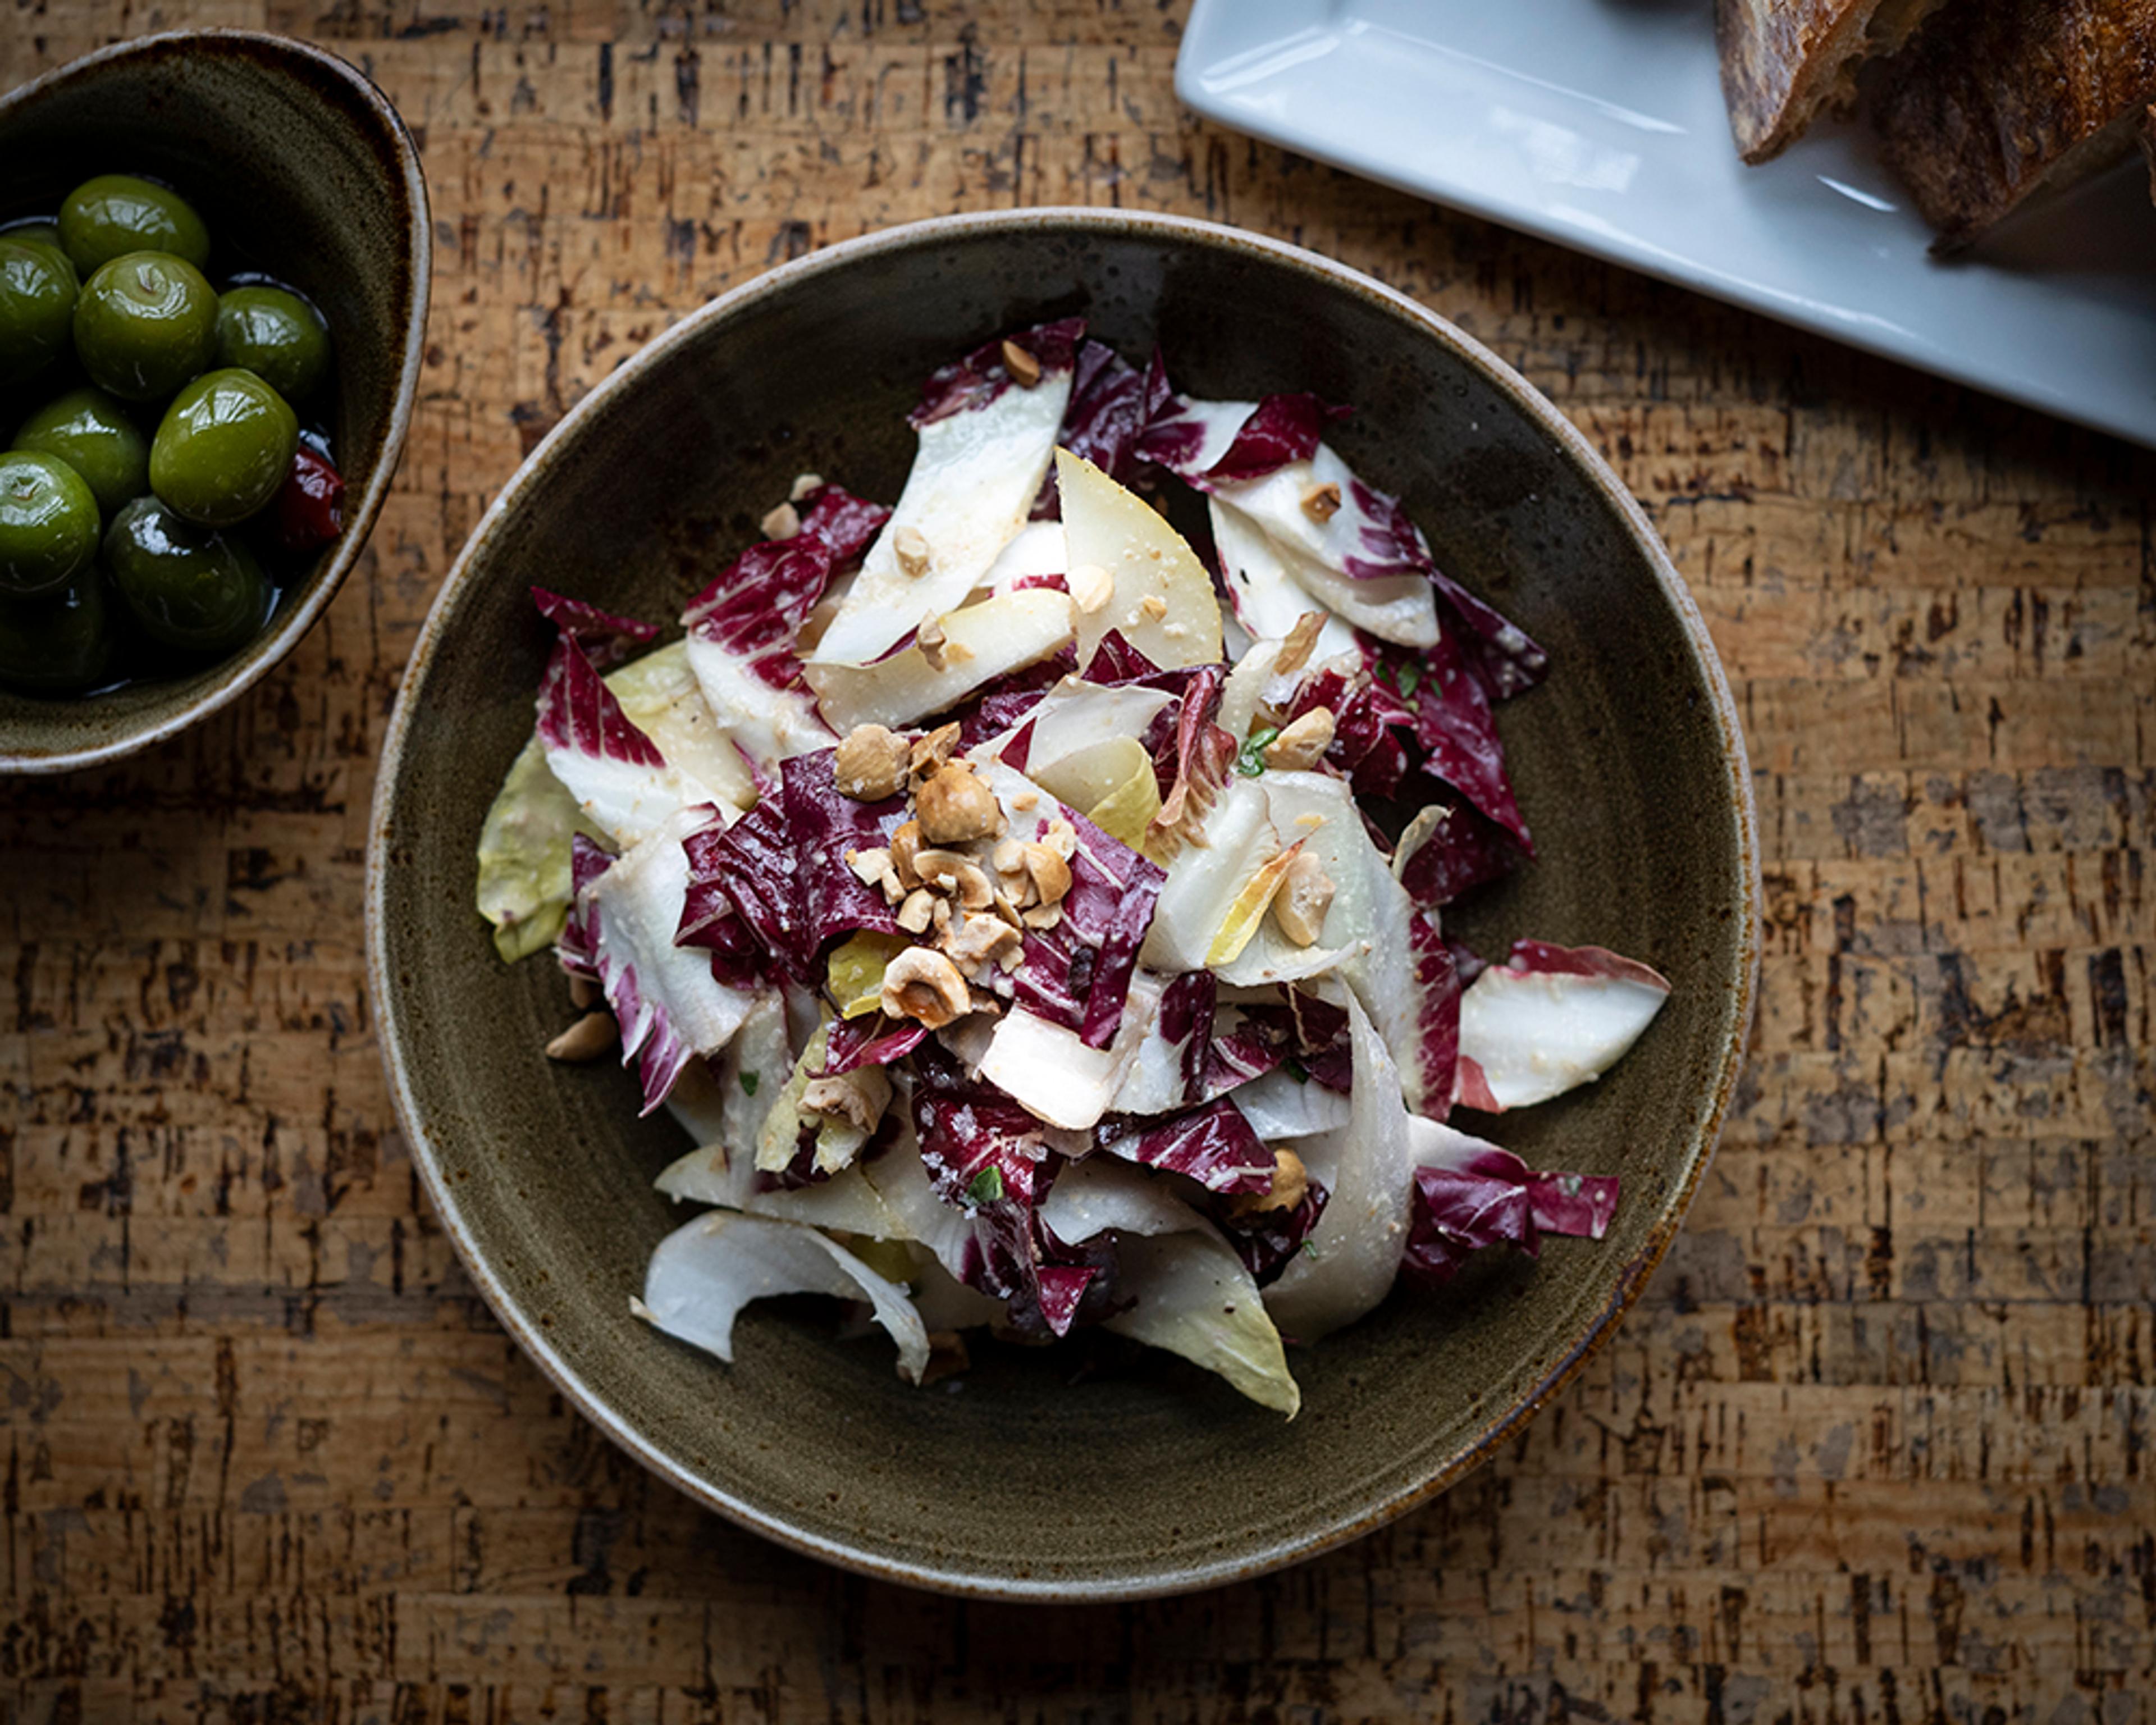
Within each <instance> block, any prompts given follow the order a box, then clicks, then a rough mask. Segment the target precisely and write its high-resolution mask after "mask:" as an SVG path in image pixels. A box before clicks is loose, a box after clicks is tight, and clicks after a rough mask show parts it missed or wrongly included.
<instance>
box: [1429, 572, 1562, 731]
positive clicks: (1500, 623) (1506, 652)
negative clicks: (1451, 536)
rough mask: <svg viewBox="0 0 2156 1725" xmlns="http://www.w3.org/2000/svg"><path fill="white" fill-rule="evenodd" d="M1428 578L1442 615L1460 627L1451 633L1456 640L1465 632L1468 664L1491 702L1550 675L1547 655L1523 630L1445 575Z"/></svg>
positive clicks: (1524, 689) (1442, 573)
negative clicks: (1447, 612)
mask: <svg viewBox="0 0 2156 1725" xmlns="http://www.w3.org/2000/svg"><path fill="white" fill-rule="evenodd" d="M1430 580H1431V582H1432V583H1435V586H1436V588H1437V603H1438V609H1439V612H1440V615H1442V614H1443V613H1444V612H1445V611H1446V610H1447V609H1450V612H1451V613H1452V616H1451V618H1450V619H1447V620H1449V621H1452V622H1455V623H1456V624H1458V625H1459V628H1456V629H1451V630H1449V631H1448V633H1450V634H1453V635H1455V636H1458V635H1459V634H1460V633H1461V631H1462V630H1464V631H1465V632H1466V635H1467V637H1468V638H1469V639H1470V640H1471V642H1472V643H1473V645H1472V647H1471V649H1470V650H1469V651H1468V653H1467V662H1468V664H1469V665H1470V666H1471V667H1472V669H1473V670H1474V672H1475V675H1476V680H1477V681H1479V682H1480V683H1481V685H1482V688H1483V691H1484V692H1485V693H1486V694H1487V695H1488V696H1489V697H1490V699H1491V701H1503V700H1505V699H1506V698H1507V696H1513V695H1519V694H1522V693H1524V692H1525V691H1527V690H1529V689H1532V688H1533V687H1534V686H1535V685H1536V684H1537V683H1539V682H1541V681H1542V680H1543V678H1544V677H1545V676H1547V675H1548V674H1549V655H1548V654H1547V653H1545V652H1544V651H1543V649H1541V648H1540V647H1538V646H1537V645H1536V644H1535V643H1534V642H1533V641H1532V639H1529V638H1528V635H1527V631H1526V630H1524V629H1522V628H1521V627H1520V626H1519V624H1517V623H1514V622H1513V621H1512V619H1510V618H1507V617H1505V616H1503V615H1501V614H1499V613H1498V612H1497V611H1496V610H1493V609H1492V608H1491V607H1490V606H1488V605H1486V604H1485V603H1483V602H1482V601H1481V600H1480V599H1478V598H1476V597H1475V595H1474V594H1473V593H1470V592H1468V590H1467V589H1466V588H1464V587H1462V586H1461V585H1460V583H1458V582H1456V581H1455V580H1454V579H1453V578H1451V577H1450V576H1449V575H1447V574H1446V573H1445V572H1444V571H1443V570H1442V569H1432V570H1431V571H1430ZM1463 645H1465V643H1463Z"/></svg>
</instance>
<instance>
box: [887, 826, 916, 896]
mask: <svg viewBox="0 0 2156 1725" xmlns="http://www.w3.org/2000/svg"><path fill="white" fill-rule="evenodd" d="M920 852H921V823H920V822H919V821H917V820H902V821H901V822H900V823H899V824H897V826H896V827H895V828H893V829H891V872H892V873H893V874H895V875H897V876H898V884H899V885H900V886H902V887H904V888H905V889H906V891H908V892H911V891H913V889H914V888H915V887H916V886H919V885H920V884H921V870H918V869H916V867H914V865H913V859H914V858H915V857H916V856H917V855H920Z"/></svg>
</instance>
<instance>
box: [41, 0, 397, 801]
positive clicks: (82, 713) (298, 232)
mask: <svg viewBox="0 0 2156 1725" xmlns="http://www.w3.org/2000/svg"><path fill="white" fill-rule="evenodd" d="M96 173H141V174H147V175H149V176H151V177H153V178H156V179H161V180H164V181H166V182H169V183H170V184H172V186H174V187H177V189H178V190H179V191H180V192H181V193H182V195H184V196H185V197H186V198H187V200H188V202H189V203H193V205H194V206H195V208H197V209H198V210H199V211H200V212H201V213H202V216H203V220H204V221H205V222H206V223H208V226H209V230H210V234H211V237H212V239H213V242H214V243H215V244H217V245H218V249H219V250H220V252H222V253H223V254H224V255H225V256H228V257H230V256H238V257H240V258H244V259H245V260H246V262H247V264H248V266H249V268H251V269H255V270H263V271H265V272H266V273H268V274H269V275H272V276H274V277H276V278H278V279H280V280H283V281H285V282H287V283H289V284H290V285H292V286H294V287H295V288H297V289H299V290H300V291H301V292H302V293H304V294H305V295H308V296H309V297H310V298H311V299H312V300H314V302H315V303H316V305H319V306H321V309H322V311H323V314H324V315H325V316H326V317H327V318H328V320H329V324H330V331H331V339H332V341H333V342H334V352H335V356H336V357H335V365H336V382H335V390H336V417H335V422H334V424H333V425H332V426H331V439H332V447H333V449H334V452H335V454H336V462H337V466H338V470H339V471H340V472H341V474H342V475H344V481H345V506H344V531H343V532H342V533H341V535H340V536H338V537H337V539H336V541H335V542H333V543H332V544H331V545H329V546H328V547H325V548H324V550H323V551H322V552H321V554H320V555H319V556H318V557H316V559H315V562H314V563H313V565H312V566H311V567H310V568H308V569H307V570H306V571H305V572H304V573H303V574H301V575H300V576H298V577H297V578H295V579H294V580H292V581H291V582H290V583H289V584H288V585H287V586H286V587H285V592H284V596H283V598H282V599H281V600H280V602H279V604H278V607H277V611H276V614H275V615H274V616H273V617H272V618H271V619H270V620H269V626H268V627H267V628H266V629H264V630H263V631H262V633H261V634H259V635H258V636H256V637H255V639H254V640H252V641H250V642H249V643H248V644H247V645H246V646H244V647H243V648H241V649H240V650H239V652H237V653H234V655H231V656H230V657H229V658H228V659H224V660H219V661H218V663H216V664H214V665H206V666H204V667H203V669H202V670H198V671H194V672H193V673H191V674H188V675H182V676H176V677H171V678H159V679H154V680H144V681H141V682H139V683H135V684H131V685H128V686H126V687H125V688H122V689H121V690H119V691H116V692H115V693H112V694H110V695H102V696H91V697H90V698H87V699H78V698H50V699H35V698H32V697H29V696H21V695H15V694H11V693H8V692H7V691H0V773H67V772H71V771H73V770H74V769H75V768H81V767H89V766H93V765H95V764H96V763H98V762H105V761H111V760H115V759H117V758H119V757H121V756H123V755H127V754H131V753H133V752H135V751H136V750H137V749H142V748H146V747H149V746H150V745H151V743H154V742H162V741H163V740H164V739H165V738H167V737H171V736H172V735H173V734H174V733H175V732H178V731H180V730H182V728H183V727H185V726H188V725H192V724H193V723H194V721H196V720H198V719H199V718H202V717H203V716H205V715H207V714H209V713H213V712H215V711H217V710H218V708H220V707H222V706H226V705H228V703H230V702H231V701H234V700H236V699H237V698H238V697H239V695H240V693H241V692H242V691H244V690H246V689H248V688H249V687H251V686H252V685H254V683H256V682H258V681H259V680H260V679H261V678H262V676H263V675H264V673H265V672H267V671H268V670H269V668H270V667H271V666H272V665H275V664H276V663H277V662H278V660H280V659H282V658H283V657H284V656H285V655H286V654H287V653H289V652H290V651H291V650H292V649H293V647H294V646H295V644H297V643H298V641H299V639H300V636H302V635H304V634H306V632H307V631H308V629H311V627H313V625H314V621H315V619H316V618H317V617H319V616H321V614H322V610H323V608H324V607H326V605H327V604H328V603H329V602H330V600H331V598H332V596H334V595H335V593H336V590H337V588H338V587H339V585H340V584H341V583H342V582H343V580H344V578H345V577H346V574H347V573H349V572H350V571H351V569H352V565H353V563H355V562H357V560H358V557H359V553H360V549H361V547H362V546H363V545H364V544H365V543H366V542H367V530H368V529H369V528H370V527H371V526H373V524H374V517H375V516H376V515H377V512H379V511H380V510H381V508H382V499H383V498H384V497H386V496H387V495H388V493H389V480H390V476H391V475H392V474H393V472H394V471H395V470H396V466H397V458H398V454H399V453H400V452H401V451H402V450H403V447H404V434H405V430H406V429H407V427H408V425H409V424H410V423H411V418H412V398H413V393H414V392H415V391H416V390H417V388H418V382H419V362H420V357H421V351H422V347H423V338H424V336H425V334H426V324H427V283H428V275H429V267H430V264H431V260H432V258H433V254H434V245H433V237H432V234H431V232H430V230H429V226H428V222H427V188H426V182H424V180H423V179H422V178H421V177H420V173H419V158H418V152H417V151H415V150H414V149H413V144H412V136H411V134H410V133H409V132H408V131H406V130H405V129H404V122H403V121H401V120H399V119H398V117H397V110H395V109H394V108H393V107H392V106H390V105H389V101H388V98H387V97H385V96H384V95H382V92H381V91H380V90H377V89H376V88H375V87H374V86H373V85H372V84H371V83H369V82H368V81H367V79H366V77H365V76H364V75H362V74H361V73H359V72H358V71H357V70H355V69H353V68H352V67H351V66H350V65H347V64H346V63H345V62H344V61H342V60H341V59H336V57H335V56H334V55H331V54H324V53H323V52H321V50H320V49H314V48H310V47H308V46H307V45H306V44H304V43H300V42H294V41H290V40H288V39H285V38H284V37H282V36H268V35H262V34H259V33H255V32H252V31H246V30H176V31H173V32H172V33H169V34H167V35H162V36H146V37H143V38H142V39H140V40H138V41H134V42H123V43H121V44H120V45H119V46H117V47H115V48H107V49H101V50H100V51H99V52H98V53H95V54H86V55H85V56H84V57H83V58H82V59H79V60H76V61H74V62H73V63H72V64H69V65H65V66H62V67H61V68H60V69H59V70H57V71H54V72H49V73H47V74H45V75H44V77H42V78H39V79H37V80H33V82H31V83H29V84H26V85H23V87H22V88H21V89H19V90H15V91H13V92H12V93H11V94H9V95H6V96H4V97H0V221H12V220H14V219H16V218H19V217H23V216H31V215H44V214H49V213H51V212H52V211H54V210H55V209H57V208H59V202H60V199H61V198H64V197H65V196H66V195H67V193H68V192H69V190H70V189H71V188H72V187H74V186H75V185H77V184H79V183H80V182H81V181H83V180H85V179H87V178H89V177H90V176H91V175H92V174H96ZM5 429H7V428H0V431H4V430H5Z"/></svg>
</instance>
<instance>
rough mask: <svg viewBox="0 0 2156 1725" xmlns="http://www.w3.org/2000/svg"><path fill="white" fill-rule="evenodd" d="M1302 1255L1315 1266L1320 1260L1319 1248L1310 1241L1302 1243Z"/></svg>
mask: <svg viewBox="0 0 2156 1725" xmlns="http://www.w3.org/2000/svg"><path fill="white" fill-rule="evenodd" d="M1302 1254H1303V1255H1304V1256H1305V1257H1306V1258H1308V1259H1309V1260H1311V1261H1312V1263H1313V1264H1314V1263H1316V1262H1317V1258H1318V1250H1317V1247H1316V1246H1315V1245H1312V1243H1311V1242H1310V1241H1308V1240H1305V1241H1303V1243H1302Z"/></svg>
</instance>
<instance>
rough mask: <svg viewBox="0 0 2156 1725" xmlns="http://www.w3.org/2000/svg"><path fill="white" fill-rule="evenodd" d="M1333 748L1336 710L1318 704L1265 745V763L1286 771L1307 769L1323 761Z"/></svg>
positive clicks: (1292, 771) (1293, 771)
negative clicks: (1333, 717)
mask: <svg viewBox="0 0 2156 1725" xmlns="http://www.w3.org/2000/svg"><path fill="white" fill-rule="evenodd" d="M1331 747H1332V708H1330V707H1326V706H1314V707H1312V708H1311V710H1310V711H1308V712H1306V713H1305V714H1304V715H1303V716H1301V718H1299V719H1296V720H1293V721H1291V722H1290V723H1288V724H1287V725H1286V726H1284V727H1282V729H1281V733H1280V735H1279V736H1277V737H1275V738H1274V739H1273V740H1272V741H1271V742H1269V743H1267V744H1266V745H1265V765H1266V766H1268V767H1276V768H1279V769H1280V770H1281V772H1283V773H1301V772H1304V771H1306V770H1307V769H1308V768H1312V767H1315V766H1316V765H1317V763H1318V762H1320V761H1322V760H1323V759H1324V758H1325V752H1326V750H1327V749H1329V748H1331Z"/></svg>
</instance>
